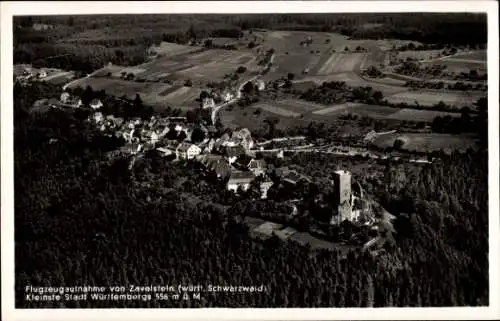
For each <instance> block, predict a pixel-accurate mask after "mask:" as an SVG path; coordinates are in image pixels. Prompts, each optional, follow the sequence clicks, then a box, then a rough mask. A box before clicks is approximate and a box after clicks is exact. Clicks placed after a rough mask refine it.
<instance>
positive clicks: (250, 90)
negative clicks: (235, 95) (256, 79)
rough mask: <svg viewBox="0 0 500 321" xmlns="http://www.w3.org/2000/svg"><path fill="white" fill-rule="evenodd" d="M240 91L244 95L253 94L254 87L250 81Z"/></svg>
mask: <svg viewBox="0 0 500 321" xmlns="http://www.w3.org/2000/svg"><path fill="white" fill-rule="evenodd" d="M242 91H243V93H244V94H246V95H250V94H253V93H254V92H255V86H254V84H253V83H252V82H251V81H248V82H247V83H246V84H245V85H244V86H243V88H242Z"/></svg>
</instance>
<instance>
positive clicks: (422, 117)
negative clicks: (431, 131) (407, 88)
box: [386, 108, 460, 122]
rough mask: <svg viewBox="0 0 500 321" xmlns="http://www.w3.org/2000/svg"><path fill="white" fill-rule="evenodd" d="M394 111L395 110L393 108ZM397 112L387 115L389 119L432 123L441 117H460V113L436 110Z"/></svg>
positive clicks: (404, 110)
mask: <svg viewBox="0 0 500 321" xmlns="http://www.w3.org/2000/svg"><path fill="white" fill-rule="evenodd" d="M393 109H394V108H393ZM396 110H397V111H396V112H394V113H392V114H390V115H387V117H386V118H387V119H397V120H407V121H408V120H411V121H423V122H431V121H433V120H434V118H436V117H438V116H440V117H446V116H450V117H460V113H447V112H442V111H436V110H421V109H410V108H403V109H396Z"/></svg>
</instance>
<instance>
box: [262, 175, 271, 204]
mask: <svg viewBox="0 0 500 321" xmlns="http://www.w3.org/2000/svg"><path fill="white" fill-rule="evenodd" d="M271 186H273V182H272V181H271V180H269V179H267V180H265V181H264V182H262V183H260V193H261V195H260V198H262V199H266V198H267V192H268V191H269V189H270V188H271Z"/></svg>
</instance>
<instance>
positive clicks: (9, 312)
mask: <svg viewBox="0 0 500 321" xmlns="http://www.w3.org/2000/svg"><path fill="white" fill-rule="evenodd" d="M0 5H1V7H0V9H1V10H0V11H1V29H0V30H1V31H2V41H1V58H2V59H1V71H2V73H1V85H2V87H1V105H0V106H2V108H1V148H2V162H1V170H2V172H1V173H2V175H1V179H2V188H1V193H2V194H1V197H2V198H1V205H2V217H1V223H2V225H1V226H2V233H1V234H2V299H3V300H2V308H3V309H2V320H69V319H74V320H101V319H105V320H128V319H146V320H164V319H166V318H169V319H175V320H188V319H189V320H193V319H205V320H235V319H239V320H258V319H266V320H280V319H281V320H285V319H286V320H317V319H323V320H325V319H352V320H360V319H362V320H363V319H366V320H368V319H372V320H383V319H406V320H417V319H456V320H464V319H476V320H477V319H499V318H500V296H499V285H500V281H499V277H498V272H499V270H500V266H499V258H498V254H499V253H500V246H499V244H500V243H499V227H500V220H499V215H498V213H499V212H500V211H499V204H498V199H499V196H500V194H499V189H498V187H499V170H498V160H499V149H498V141H499V131H498V125H499V122H498V116H499V112H498V102H499V96H498V88H499V82H498V70H499V65H498V57H499V55H498V38H499V33H498V3H497V2H496V1H334V2H333V1H231V2H229V1H219V2H216V1H196V2H194V1H193V2H189V1H185V2H183V1H175V2H121V3H119V4H118V3H117V2H3V3H1V4H0ZM403 11H406V12H487V13H488V71H489V72H488V75H489V77H488V88H489V91H488V101H489V106H488V108H489V153H490V155H489V181H488V183H489V195H490V198H489V211H490V213H489V235H490V238H489V240H490V247H489V250H490V252H489V264H490V279H489V280H490V306H489V307H484V308H466V307H462V308H380V309H367V308H347V309H171V310H168V309H162V310H159V309H107V310H88V309H78V310H75V309H71V310H70V309H67V310H63V309H55V310H53V309H36V310H20V309H17V310H16V309H14V294H13V291H14V278H13V274H14V246H13V244H14V229H13V227H14V215H13V207H14V206H13V199H14V188H13V186H14V185H13V183H14V177H13V135H12V133H13V113H12V101H13V97H12V95H13V90H12V89H13V87H12V86H13V84H12V76H11V75H12V70H13V65H12V46H13V42H12V16H13V15H48V14H68V15H70V14H71V15H78V14H96V13H116V14H118V13H133V14H140V13H276V12H287V13H315V12H403Z"/></svg>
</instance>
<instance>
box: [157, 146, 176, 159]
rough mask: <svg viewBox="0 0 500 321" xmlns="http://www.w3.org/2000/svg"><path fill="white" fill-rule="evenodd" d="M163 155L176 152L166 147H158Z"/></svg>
mask: <svg viewBox="0 0 500 321" xmlns="http://www.w3.org/2000/svg"><path fill="white" fill-rule="evenodd" d="M156 150H157V151H158V152H159V153H160V155H161V156H162V157H166V156H170V155H173V154H174V152H173V151H172V150H170V149H168V148H166V147H159V148H157V149H156Z"/></svg>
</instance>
